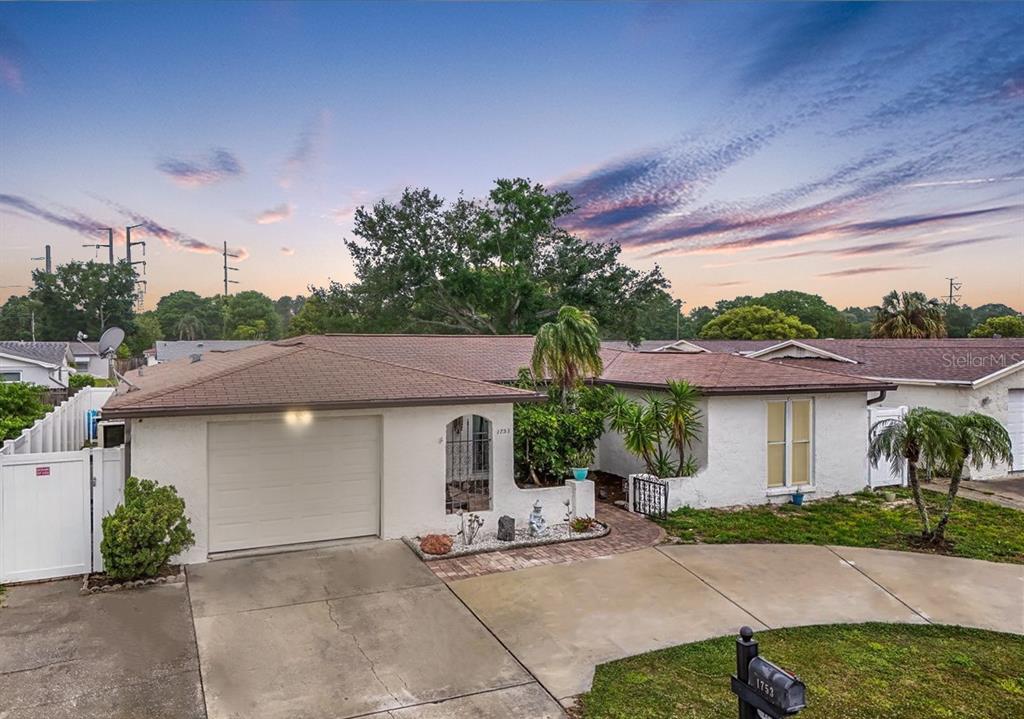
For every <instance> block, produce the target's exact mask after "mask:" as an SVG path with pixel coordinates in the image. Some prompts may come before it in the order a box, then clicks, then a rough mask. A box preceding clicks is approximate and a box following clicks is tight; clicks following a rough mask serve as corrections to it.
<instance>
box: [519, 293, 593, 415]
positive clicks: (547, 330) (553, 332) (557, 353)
mask: <svg viewBox="0 0 1024 719" xmlns="http://www.w3.org/2000/svg"><path fill="white" fill-rule="evenodd" d="M530 367H531V369H532V370H533V373H534V375H536V376H537V377H545V376H547V377H549V378H550V379H551V381H552V382H554V383H555V385H556V386H557V387H558V388H559V391H560V393H561V396H562V402H563V403H564V402H565V401H566V398H567V396H568V393H569V391H570V390H572V389H573V388H574V387H576V386H578V385H579V384H580V382H582V381H583V379H584V378H585V377H588V376H589V377H595V376H597V375H599V374H601V372H602V371H604V363H603V362H602V361H601V336H600V335H599V334H598V331H597V322H596V321H595V320H594V318H593V317H591V315H590V313H588V312H584V311H583V310H581V309H578V308H576V307H572V306H571V305H564V306H563V307H562V308H561V309H560V310H558V318H557V319H556V320H555V321H554V322H548V323H546V324H544V325H543V326H541V328H540V329H539V330H537V336H536V338H534V341H533V357H532V358H531V361H530Z"/></svg>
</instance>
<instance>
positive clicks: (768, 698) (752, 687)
mask: <svg viewBox="0 0 1024 719" xmlns="http://www.w3.org/2000/svg"><path fill="white" fill-rule="evenodd" d="M732 691H733V693H734V694H735V695H736V696H737V698H738V702H739V719H761V718H762V717H768V718H769V719H784V717H790V716H793V715H795V714H797V713H799V712H800V710H801V709H803V708H804V707H805V706H806V701H805V700H806V687H805V686H804V683H803V682H802V681H800V680H799V679H797V678H796V677H795V676H794V675H793V674H791V673H789V672H787V671H786V670H785V669H783V668H782V667H779V666H777V665H775V664H772V663H771V662H770V661H768V660H767V659H765V658H763V657H761V656H759V653H758V649H757V640H755V639H754V630H753V629H751V628H750V627H742V628H740V636H739V637H738V638H737V639H736V675H735V676H734V677H733V678H732Z"/></svg>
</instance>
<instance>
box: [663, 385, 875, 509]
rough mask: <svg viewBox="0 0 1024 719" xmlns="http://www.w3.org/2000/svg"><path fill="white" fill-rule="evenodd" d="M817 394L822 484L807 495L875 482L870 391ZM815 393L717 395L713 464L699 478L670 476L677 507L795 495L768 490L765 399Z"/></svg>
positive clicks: (710, 419)
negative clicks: (870, 476) (870, 473)
mask: <svg viewBox="0 0 1024 719" xmlns="http://www.w3.org/2000/svg"><path fill="white" fill-rule="evenodd" d="M811 396H812V397H813V400H814V450H813V456H814V465H813V466H814V475H813V476H814V482H813V491H812V490H807V489H805V490H804V491H805V493H806V495H807V500H808V501H810V500H814V499H821V498H824V497H831V496H835V495H837V494H850V493H852V492H856V491H858V490H861V489H863V488H864V487H866V486H867V424H868V419H867V408H866V405H865V401H866V399H867V397H866V395H865V394H861V393H856V392H853V393H835V394H818V395H811ZM807 397H808V395H793V396H792V397H786V396H784V395H771V396H736V397H709V398H707V411H706V416H705V443H706V445H707V464H706V466H705V467H704V468H703V469H702V470H701V471H699V472H698V473H697V474H696V475H694V476H692V477H679V478H673V479H671V480H670V487H669V509H670V510H671V509H677V508H679V507H682V506H690V507H698V508H703V507H728V506H733V505H741V504H742V505H748V504H764V503H766V502H771V501H788V499H789V495H790V494H791V493H792V492H793V490H792V489H791V488H784V489H771V490H770V489H768V481H767V474H768V472H767V441H766V431H767V430H766V424H767V420H766V408H765V403H766V402H768V401H771V400H781V399H804V398H807Z"/></svg>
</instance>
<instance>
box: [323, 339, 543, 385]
mask: <svg viewBox="0 0 1024 719" xmlns="http://www.w3.org/2000/svg"><path fill="white" fill-rule="evenodd" d="M313 336H314V337H323V335H313ZM307 347H309V348H310V349H315V350H320V351H321V352H330V353H332V354H336V355H341V356H342V357H352V358H354V359H358V360H364V361H367V362H378V363H380V364H386V365H390V366H392V367H398V368H400V369H404V370H411V371H413V372H420V373H423V374H431V375H434V376H436V377H444V378H445V379H455V380H459V381H462V382H472V383H473V384H479V385H486V386H487V387H494V386H495V385H499V384H500V383H498V382H488V381H487V380H482V379H473V378H472V377H460V376H459V375H456V374H448V373H447V372H438V371H437V370H430V369H423V368H422V367H412V366H411V365H405V364H400V363H398V362H392V361H390V360H385V359H380V358H378V357H366V356H365V355H359V354H352V353H351V352H342V351H341V350H336V349H333V348H329V347H316V346H313V345H307ZM501 386H503V387H507V388H508V389H514V390H516V391H517V392H523V393H524V394H531V395H532V394H536V392H531V391H530V390H526V389H520V388H519V387H513V386H511V385H501Z"/></svg>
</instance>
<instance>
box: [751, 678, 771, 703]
mask: <svg viewBox="0 0 1024 719" xmlns="http://www.w3.org/2000/svg"><path fill="white" fill-rule="evenodd" d="M756 681H757V690H758V691H759V692H761V693H762V694H764V695H765V696H766V697H768V698H769V699H774V698H775V687H773V686H772V685H771V684H769V683H768V682H766V681H765V680H764V679H762V678H761V677H757V679H756Z"/></svg>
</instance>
